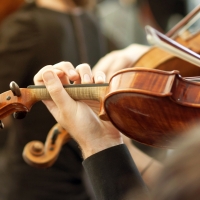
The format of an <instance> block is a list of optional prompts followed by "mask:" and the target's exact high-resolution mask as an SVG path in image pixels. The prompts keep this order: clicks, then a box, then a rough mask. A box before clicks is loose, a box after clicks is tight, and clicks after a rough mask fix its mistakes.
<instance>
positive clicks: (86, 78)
mask: <svg viewBox="0 0 200 200" xmlns="http://www.w3.org/2000/svg"><path fill="white" fill-rule="evenodd" d="M76 71H77V72H78V73H79V75H80V80H79V82H81V83H93V75H92V71H91V68H90V66H89V65H88V64H80V65H78V66H77V67H76Z"/></svg>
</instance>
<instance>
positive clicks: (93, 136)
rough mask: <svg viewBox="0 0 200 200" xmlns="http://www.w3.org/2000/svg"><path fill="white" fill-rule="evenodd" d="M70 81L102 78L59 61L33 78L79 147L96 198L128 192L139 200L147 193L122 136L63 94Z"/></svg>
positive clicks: (86, 68) (121, 196)
mask: <svg viewBox="0 0 200 200" xmlns="http://www.w3.org/2000/svg"><path fill="white" fill-rule="evenodd" d="M69 80H71V81H75V82H77V83H79V82H81V83H93V80H94V82H95V83H102V82H104V81H105V75H104V73H102V72H97V73H96V74H95V76H94V77H93V75H92V73H91V70H90V67H89V66H88V65H87V64H82V65H79V66H78V67H77V68H76V70H75V69H74V67H73V66H72V65H71V64H70V63H67V62H62V63H59V64H57V65H55V66H46V67H44V68H42V69H41V70H40V71H39V72H38V73H37V74H36V75H35V77H34V82H35V84H36V85H41V84H44V85H46V88H47V90H48V91H49V93H50V95H51V97H52V101H44V103H45V105H46V106H47V108H48V109H49V111H50V112H51V113H52V115H53V116H54V117H55V119H56V120H57V121H58V123H59V124H60V125H61V126H63V127H64V128H65V129H66V131H68V132H69V133H70V135H71V136H72V137H73V138H74V139H75V140H76V141H77V142H78V144H79V145H80V148H81V150H82V153H83V157H84V162H83V165H84V168H85V170H86V172H87V174H88V176H89V179H90V181H91V184H92V186H93V189H94V193H95V195H96V199H115V200H121V199H124V197H125V196H126V195H127V192H131V193H133V195H134V196H132V197H131V198H130V199H134V198H133V197H135V198H136V197H137V199H141V198H140V197H141V196H143V195H146V194H147V193H148V191H147V188H146V186H145V184H144V182H143V180H142V178H141V176H140V174H139V172H138V170H137V168H136V166H135V164H134V162H133V159H132V158H131V156H130V153H129V151H128V149H127V148H126V146H125V145H124V144H123V140H122V137H121V134H120V133H119V131H118V130H116V129H115V128H114V127H113V125H112V124H110V123H109V122H105V121H101V120H100V119H99V118H98V116H97V115H96V114H95V113H94V111H93V110H92V109H91V108H90V107H89V106H87V105H86V104H85V103H83V102H81V101H74V100H73V99H72V98H71V97H70V96H69V95H68V93H66V91H65V90H64V88H63V86H62V84H68V83H69ZM66 159H67V158H66ZM126 199H128V198H126Z"/></svg>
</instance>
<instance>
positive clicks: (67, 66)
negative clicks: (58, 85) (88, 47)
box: [53, 61, 80, 84]
mask: <svg viewBox="0 0 200 200" xmlns="http://www.w3.org/2000/svg"><path fill="white" fill-rule="evenodd" d="M53 68H54V69H59V70H61V71H63V72H64V73H65V74H66V75H65V76H63V77H62V83H63V84H65V83H69V80H71V81H76V80H78V79H79V78H80V77H79V74H78V73H77V71H76V70H75V69H74V66H73V65H72V64H71V63H70V62H64V61H63V62H60V63H57V64H55V65H53Z"/></svg>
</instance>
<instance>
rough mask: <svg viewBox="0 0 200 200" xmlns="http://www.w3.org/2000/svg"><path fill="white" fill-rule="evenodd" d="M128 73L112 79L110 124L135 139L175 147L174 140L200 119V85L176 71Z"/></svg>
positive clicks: (107, 103)
mask: <svg viewBox="0 0 200 200" xmlns="http://www.w3.org/2000/svg"><path fill="white" fill-rule="evenodd" d="M125 73H126V76H125V75H124V74H116V75H115V76H114V77H113V78H112V80H111V83H110V91H109V94H108V95H107V96H106V98H105V99H106V100H105V102H104V106H105V112H106V113H107V115H108V117H109V119H110V121H111V122H112V123H113V124H114V125H115V126H116V127H117V128H118V129H119V130H120V131H121V132H122V133H124V134H125V135H127V136H128V137H130V138H132V139H134V140H137V141H139V142H141V143H144V144H148V145H151V146H155V147H164V148H173V140H174V139H175V138H176V137H177V136H178V135H180V134H181V133H182V132H183V131H184V130H185V129H187V128H189V127H190V126H191V125H192V124H193V123H194V122H196V120H198V119H200V91H199V88H200V83H197V82H195V83H193V82H191V81H185V80H184V79H182V78H181V77H180V75H179V74H178V73H177V72H176V71H174V72H171V73H168V72H165V71H158V70H150V69H146V70H145V69H139V68H137V70H134V73H133V74H132V73H129V72H125ZM124 77H126V78H124ZM156 77H157V78H156ZM125 80H130V81H129V82H128V81H125ZM112 81H113V82H112ZM115 81H116V82H115ZM118 82H120V83H121V84H120V86H119V87H116V86H115V87H112V85H115V83H116V84H117V83H118ZM127 88H129V89H127Z"/></svg>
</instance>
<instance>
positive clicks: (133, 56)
mask: <svg viewBox="0 0 200 200" xmlns="http://www.w3.org/2000/svg"><path fill="white" fill-rule="evenodd" d="M149 48H150V47H148V46H145V45H140V44H131V45H130V46H128V47H126V48H124V49H122V50H116V51H112V52H111V53H108V54H107V55H106V56H104V57H102V58H101V59H100V60H99V61H98V63H97V64H96V65H95V66H94V67H93V69H92V71H93V72H94V73H95V72H96V71H100V70H101V71H103V72H104V73H105V74H106V77H107V81H109V80H110V77H111V76H112V75H113V74H114V73H115V72H117V71H119V70H121V69H124V68H128V67H131V66H132V65H133V63H134V62H136V61H137V59H138V58H140V57H141V56H142V55H143V54H144V53H146V52H147V51H148V50H149Z"/></svg>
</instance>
